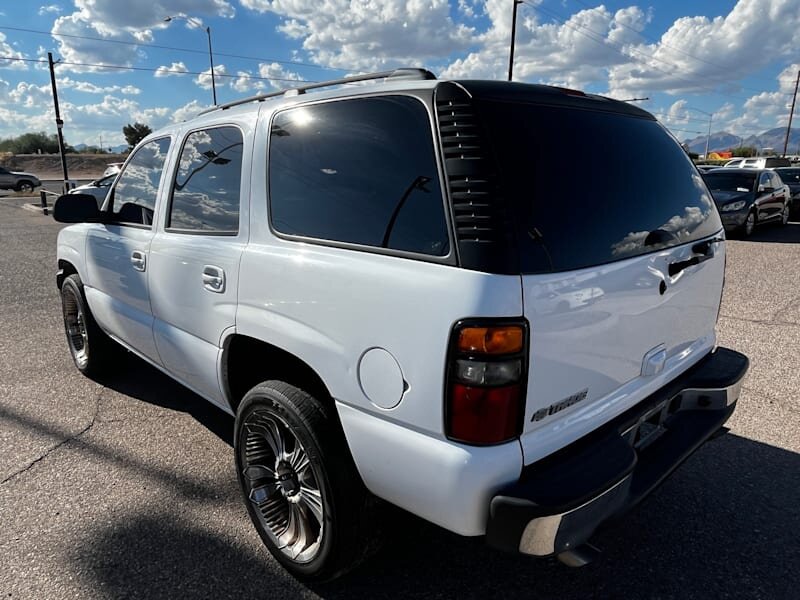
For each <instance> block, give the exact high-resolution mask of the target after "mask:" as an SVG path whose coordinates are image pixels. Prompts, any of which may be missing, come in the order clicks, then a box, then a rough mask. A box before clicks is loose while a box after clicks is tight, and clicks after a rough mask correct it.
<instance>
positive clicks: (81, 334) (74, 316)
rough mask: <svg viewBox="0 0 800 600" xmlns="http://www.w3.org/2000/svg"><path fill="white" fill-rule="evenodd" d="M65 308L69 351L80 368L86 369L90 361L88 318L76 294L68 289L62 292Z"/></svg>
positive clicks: (65, 326) (65, 325)
mask: <svg viewBox="0 0 800 600" xmlns="http://www.w3.org/2000/svg"><path fill="white" fill-rule="evenodd" d="M62 303H63V308H64V328H65V329H66V331H67V341H68V342H69V351H70V352H71V353H72V357H73V358H74V359H75V362H76V363H77V364H78V366H79V367H84V366H85V365H86V363H87V361H88V360H89V354H88V348H89V334H88V333H87V332H86V316H85V315H84V314H83V308H82V307H81V303H80V302H79V301H78V299H77V298H76V297H75V293H74V292H73V291H72V290H71V289H69V288H67V289H65V290H64V291H63V292H62Z"/></svg>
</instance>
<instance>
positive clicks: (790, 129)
mask: <svg viewBox="0 0 800 600" xmlns="http://www.w3.org/2000/svg"><path fill="white" fill-rule="evenodd" d="M798 84H800V70H798V71H797V79H796V80H795V82H794V96H792V109H791V110H790V111H789V126H788V127H787V128H786V139H785V140H784V141H783V156H786V147H787V146H788V145H789V134H790V133H791V131H792V117H793V116H794V103H795V101H796V100H797V85H798Z"/></svg>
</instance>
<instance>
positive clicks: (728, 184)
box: [703, 171, 756, 192]
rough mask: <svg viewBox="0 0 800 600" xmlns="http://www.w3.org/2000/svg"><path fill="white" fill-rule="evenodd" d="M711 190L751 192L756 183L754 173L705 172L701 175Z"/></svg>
mask: <svg viewBox="0 0 800 600" xmlns="http://www.w3.org/2000/svg"><path fill="white" fill-rule="evenodd" d="M703 179H705V181H706V185H707V186H708V189H710V190H711V191H712V192H752V191H753V189H755V185H756V174H755V173H728V172H727V171H726V172H724V173H721V172H719V171H715V172H714V173H706V174H705V175H703Z"/></svg>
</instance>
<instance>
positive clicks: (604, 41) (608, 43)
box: [524, 0, 766, 100]
mask: <svg viewBox="0 0 800 600" xmlns="http://www.w3.org/2000/svg"><path fill="white" fill-rule="evenodd" d="M524 2H525V4H527V5H528V6H530V7H531V8H532V9H534V10H535V11H537V12H539V13H543V14H544V15H545V16H549V17H550V18H552V19H555V20H556V21H558V22H559V23H561V24H562V25H564V26H565V27H568V28H569V29H572V30H573V31H575V32H576V33H579V34H580V35H582V36H584V37H586V38H588V39H590V40H592V41H594V42H596V43H598V44H600V45H602V46H609V47H611V49H612V50H614V51H615V52H616V53H617V54H619V55H620V56H622V57H623V58H626V59H628V60H633V61H636V62H638V63H639V64H641V65H643V66H646V67H647V68H649V69H653V70H655V71H659V72H660V73H663V74H664V75H667V76H669V77H672V78H674V79H676V80H677V81H682V82H683V83H685V84H687V85H688V86H689V87H691V88H696V89H701V90H706V91H708V92H711V93H713V94H717V95H720V96H728V97H730V98H736V99H737V100H748V98H745V97H744V96H737V95H735V94H728V93H725V92H720V91H717V89H716V87H709V86H702V85H697V83H696V82H693V81H690V80H688V79H684V78H682V77H678V76H676V75H675V74H674V73H671V72H669V71H665V70H664V69H660V68H658V67H656V66H655V65H651V64H648V63H647V62H644V61H643V60H641V59H637V57H636V56H631V55H629V54H625V53H624V52H623V51H622V50H621V48H623V46H621V45H620V44H616V43H614V42H612V41H611V40H610V39H608V38H606V37H604V34H602V33H600V32H597V31H594V30H593V29H589V28H588V27H584V26H582V25H572V24H571V23H569V22H568V21H566V20H565V19H564V18H563V17H561V16H560V15H558V13H555V12H553V11H550V10H548V9H545V8H543V7H541V6H536V5H534V4H531V3H530V2H529V1H528V0H524ZM578 28H580V29H578ZM581 29H585V30H586V31H588V32H590V33H592V34H594V35H595V36H600V38H597V37H593V36H591V35H588V34H586V33H584V32H583V31H581ZM628 50H629V51H630V52H635V53H636V54H641V55H643V56H644V57H645V58H646V59H650V60H655V61H657V62H661V63H664V64H666V65H668V66H670V67H672V68H673V69H677V68H678V67H677V65H675V64H673V63H670V62H667V61H665V60H663V59H660V58H657V57H655V56H649V55H645V54H644V53H642V52H640V51H639V50H635V49H633V48H629V49H628ZM761 91H766V90H761Z"/></svg>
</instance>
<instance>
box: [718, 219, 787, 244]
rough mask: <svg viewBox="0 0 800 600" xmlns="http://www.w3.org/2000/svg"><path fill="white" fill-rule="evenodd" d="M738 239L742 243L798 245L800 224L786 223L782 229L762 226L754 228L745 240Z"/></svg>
mask: <svg viewBox="0 0 800 600" xmlns="http://www.w3.org/2000/svg"><path fill="white" fill-rule="evenodd" d="M733 239H738V240H740V241H743V242H770V243H774V244H798V243H800V223H788V224H787V225H784V226H783V227H781V226H779V225H764V226H763V227H756V229H755V231H753V234H752V235H751V236H750V237H748V238H745V239H742V238H740V237H739V238H733Z"/></svg>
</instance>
